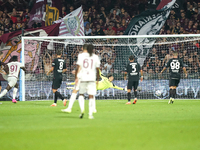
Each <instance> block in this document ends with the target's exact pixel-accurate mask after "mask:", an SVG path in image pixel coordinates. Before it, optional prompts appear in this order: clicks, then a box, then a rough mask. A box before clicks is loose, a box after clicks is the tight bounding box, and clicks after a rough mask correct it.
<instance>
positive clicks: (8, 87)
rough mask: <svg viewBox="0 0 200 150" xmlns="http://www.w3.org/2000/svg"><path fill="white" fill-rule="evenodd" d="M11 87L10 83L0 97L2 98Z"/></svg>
mask: <svg viewBox="0 0 200 150" xmlns="http://www.w3.org/2000/svg"><path fill="white" fill-rule="evenodd" d="M11 88H12V87H10V85H9V84H8V85H7V87H6V88H5V89H4V90H3V91H2V92H1V94H0V98H2V97H3V96H4V95H6V93H7V92H8V91H10V89H11Z"/></svg>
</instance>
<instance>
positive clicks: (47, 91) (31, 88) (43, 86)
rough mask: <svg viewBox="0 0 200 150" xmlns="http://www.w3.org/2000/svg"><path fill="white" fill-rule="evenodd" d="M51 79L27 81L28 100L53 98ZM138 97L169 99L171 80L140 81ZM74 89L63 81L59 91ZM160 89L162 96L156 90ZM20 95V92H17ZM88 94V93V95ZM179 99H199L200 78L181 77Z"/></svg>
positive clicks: (109, 94)
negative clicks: (68, 87) (67, 87)
mask: <svg viewBox="0 0 200 150" xmlns="http://www.w3.org/2000/svg"><path fill="white" fill-rule="evenodd" d="M113 83H114V84H115V85H117V86H120V87H125V86H127V81H124V80H116V81H113ZM51 85H52V82H51V81H37V80H35V81H26V82H25V86H26V90H25V95H26V100H42V99H43V100H49V99H53V93H52V88H51ZM6 86H7V82H6V81H3V82H2V88H3V89H4V88H6ZM139 87H140V90H138V99H169V80H144V81H142V82H139ZM72 90H73V89H66V82H62V85H61V87H60V88H59V89H58V91H59V92H60V93H61V94H62V95H63V96H64V97H66V98H69V97H70V96H71V94H72ZM157 90H160V91H161V94H160V96H157V95H156V91H157ZM17 96H19V93H17ZM86 96H88V95H86ZM5 97H6V99H7V98H10V99H12V90H10V91H9V92H8V93H7V95H6V96H5ZM95 97H96V99H123V100H124V99H126V98H127V92H126V91H122V90H117V89H112V88H110V89H106V90H103V91H100V90H99V91H97V94H96V95H95ZM176 98H177V99H199V98H200V80H199V79H181V81H180V83H179V86H178V87H177V90H176Z"/></svg>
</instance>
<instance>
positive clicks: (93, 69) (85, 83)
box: [75, 44, 100, 119]
mask: <svg viewBox="0 0 200 150" xmlns="http://www.w3.org/2000/svg"><path fill="white" fill-rule="evenodd" d="M93 52H94V46H93V45H92V44H88V46H87V51H83V53H81V54H79V55H78V60H77V69H76V73H75V83H76V85H77V83H78V81H79V80H80V86H79V105H80V108H81V114H80V118H83V115H84V110H85V108H84V96H83V95H84V94H85V93H87V94H88V95H89V119H93V118H94V117H93V110H94V105H95V102H94V101H95V99H94V96H95V95H96V86H98V80H99V67H100V61H99V58H98V56H97V55H96V54H94V53H93ZM78 73H80V77H78V76H77V74H78ZM96 79H97V83H96Z"/></svg>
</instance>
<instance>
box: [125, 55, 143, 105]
mask: <svg viewBox="0 0 200 150" xmlns="http://www.w3.org/2000/svg"><path fill="white" fill-rule="evenodd" d="M129 61H130V62H129V64H128V65H127V67H126V70H125V74H124V80H126V76H127V74H128V84H127V95H128V102H127V103H126V104H131V90H132V88H133V90H134V95H135V99H134V101H133V104H136V102H137V87H138V84H139V73H141V78H140V80H141V81H143V71H142V69H141V67H140V64H139V63H138V62H137V61H134V56H132V55H131V56H129Z"/></svg>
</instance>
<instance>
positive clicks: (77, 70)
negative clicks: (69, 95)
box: [75, 65, 81, 85]
mask: <svg viewBox="0 0 200 150" xmlns="http://www.w3.org/2000/svg"><path fill="white" fill-rule="evenodd" d="M80 70H81V67H80V66H79V65H77V67H76V71H75V85H77V83H78V77H77V74H78V73H79V72H80Z"/></svg>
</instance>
